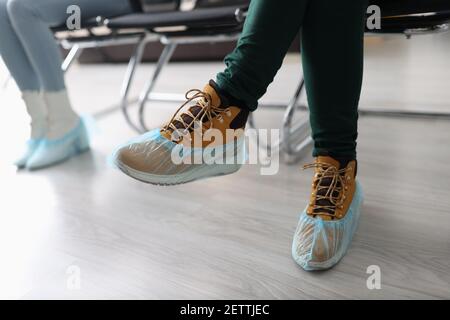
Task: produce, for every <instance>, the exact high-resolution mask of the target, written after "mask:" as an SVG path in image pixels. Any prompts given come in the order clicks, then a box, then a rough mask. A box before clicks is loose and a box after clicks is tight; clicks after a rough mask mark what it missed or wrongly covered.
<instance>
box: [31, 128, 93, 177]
mask: <svg viewBox="0 0 450 320" xmlns="http://www.w3.org/2000/svg"><path fill="white" fill-rule="evenodd" d="M87 150H89V136H88V133H87V129H86V124H85V121H84V120H83V119H79V121H78V125H77V126H76V127H75V128H74V129H72V130H71V131H69V132H68V133H66V134H65V135H64V136H62V137H61V138H58V139H49V138H45V139H42V140H40V142H39V143H38V145H37V147H36V148H35V150H34V152H33V154H32V155H31V157H30V158H29V159H28V161H27V162H26V164H25V166H26V168H27V169H29V170H36V169H41V168H44V167H48V166H51V165H54V164H57V163H60V162H62V161H65V160H67V159H69V158H71V157H73V156H75V155H77V154H80V153H82V152H84V151H87Z"/></svg>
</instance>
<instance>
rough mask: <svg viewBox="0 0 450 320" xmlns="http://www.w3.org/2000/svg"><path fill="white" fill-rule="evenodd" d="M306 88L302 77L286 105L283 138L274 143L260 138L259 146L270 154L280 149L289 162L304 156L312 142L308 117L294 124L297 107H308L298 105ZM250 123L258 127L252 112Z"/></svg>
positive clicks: (305, 108) (250, 125) (251, 126)
mask: <svg viewBox="0 0 450 320" xmlns="http://www.w3.org/2000/svg"><path fill="white" fill-rule="evenodd" d="M304 89H305V81H304V79H303V78H302V79H301V80H300V83H299V85H298V87H297V89H296V91H295V93H294V95H293V97H292V98H291V100H290V102H289V104H288V105H287V107H286V111H285V113H284V116H283V125H282V129H281V130H282V136H281V139H280V140H279V141H275V142H272V143H265V142H262V141H261V140H258V146H259V147H260V148H262V149H265V150H268V151H269V155H270V153H271V151H272V152H273V151H275V150H277V149H278V150H279V151H280V152H281V153H282V155H283V158H284V159H285V161H286V162H287V163H292V162H295V161H298V160H299V159H300V158H302V157H304V156H305V155H306V152H307V150H308V149H309V147H310V145H311V143H312V139H311V137H310V131H311V129H310V124H309V118H308V117H305V119H303V120H302V121H300V122H299V123H297V124H296V125H295V126H294V127H293V126H292V119H293V116H294V113H295V111H296V109H304V110H307V109H308V108H307V107H306V106H303V105H298V100H299V99H300V96H301V95H302V93H303V91H304ZM267 107H269V106H267ZM274 107H275V106H274ZM248 124H249V127H250V128H253V129H257V127H256V124H255V120H254V117H253V114H252V113H250V115H249V118H248Z"/></svg>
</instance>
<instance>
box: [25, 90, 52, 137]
mask: <svg viewBox="0 0 450 320" xmlns="http://www.w3.org/2000/svg"><path fill="white" fill-rule="evenodd" d="M22 99H23V101H24V102H25V105H26V107H27V112H28V114H29V115H30V118H31V123H30V125H31V139H39V138H43V137H45V135H46V133H47V106H46V104H45V101H44V98H43V96H42V94H41V93H40V92H39V91H23V92H22Z"/></svg>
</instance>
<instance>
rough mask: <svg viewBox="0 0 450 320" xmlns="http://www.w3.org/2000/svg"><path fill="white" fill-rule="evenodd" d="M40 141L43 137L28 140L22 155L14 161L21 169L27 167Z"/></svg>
mask: <svg viewBox="0 0 450 320" xmlns="http://www.w3.org/2000/svg"><path fill="white" fill-rule="evenodd" d="M40 142H41V139H30V140H28V141H27V143H26V145H25V149H24V150H23V151H22V155H21V156H20V157H19V159H17V160H16V161H15V162H14V164H15V165H16V166H17V167H18V168H19V169H21V168H25V166H26V164H27V161H28V159H30V157H31V156H32V155H33V153H34V151H35V150H36V148H37V147H38V145H39V143H40Z"/></svg>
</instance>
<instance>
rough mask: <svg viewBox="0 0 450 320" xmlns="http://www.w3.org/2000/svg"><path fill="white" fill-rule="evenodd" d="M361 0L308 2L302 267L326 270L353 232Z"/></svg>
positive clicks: (298, 235) (297, 247)
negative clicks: (307, 185)
mask: <svg viewBox="0 0 450 320" xmlns="http://www.w3.org/2000/svg"><path fill="white" fill-rule="evenodd" d="M366 8H367V1H366V0H363V1H336V0H314V1H311V3H310V6H309V8H308V14H307V15H306V18H305V21H304V24H303V29H302V44H303V46H302V58H303V69H304V74H305V81H306V89H307V93H308V102H309V106H310V119H311V120H310V121H311V127H312V137H313V140H314V147H315V148H314V151H313V155H314V156H315V157H316V160H315V163H313V164H311V165H308V166H306V168H314V169H315V175H314V178H313V183H312V192H311V196H310V201H309V204H308V206H307V209H306V210H305V211H304V212H303V213H302V215H301V216H300V222H299V224H298V227H297V230H296V232H295V236H294V241H293V245H292V256H293V258H294V259H295V261H296V262H297V263H298V264H299V265H301V266H302V267H303V268H304V269H306V270H319V269H327V268H330V267H332V266H333V265H335V264H336V263H337V262H338V261H339V260H340V259H341V258H342V257H343V256H344V255H345V253H346V251H347V249H348V247H349V246H350V243H351V240H352V237H353V235H354V233H355V231H356V228H357V225H358V220H359V215H360V206H361V203H362V190H361V187H360V185H359V183H358V182H357V180H356V171H357V163H356V138H357V121H358V103H359V96H360V92H361V85H362V71H363V33H364V17H365V9H366Z"/></svg>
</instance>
